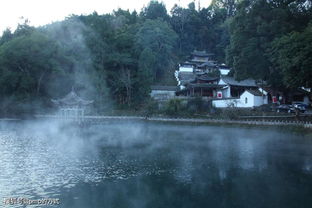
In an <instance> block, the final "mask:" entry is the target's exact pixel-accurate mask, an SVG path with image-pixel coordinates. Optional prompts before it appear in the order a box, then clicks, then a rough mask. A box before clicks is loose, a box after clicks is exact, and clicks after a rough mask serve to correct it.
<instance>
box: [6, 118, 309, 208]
mask: <svg viewBox="0 0 312 208" xmlns="http://www.w3.org/2000/svg"><path fill="white" fill-rule="evenodd" d="M0 197H1V206H2V205H4V200H5V199H7V198H10V197H13V198H25V199H32V200H36V199H44V198H55V199H59V205H54V206H50V207H66V208H71V207H72V208H88V207H103V208H106V207H107V208H112V207H116V208H132V207H135V208H140V207H147V208H156V207H157V208H171V207H175V208H183V207H185V208H186V207H188V208H190V207H200V208H201V207H203V208H207V207H212V208H218V207H224V208H230V207H231V208H233V207H240V208H241V207H253V208H254V207H283V208H287V207H307V208H308V207H309V208H310V207H312V138H311V134H310V135H308V134H299V133H295V132H291V131H289V130H287V129H277V128H247V127H235V126H204V125H203V126H195V125H176V124H162V123H152V122H130V121H129V122H114V123H108V122H107V123H103V124H101V125H94V126H90V127H86V128H79V127H75V126H72V125H68V124H64V123H59V122H54V121H29V122H25V121H24V122H2V123H1V124H0ZM7 207H23V206H21V205H18V204H15V205H7Z"/></svg>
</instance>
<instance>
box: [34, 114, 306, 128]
mask: <svg viewBox="0 0 312 208" xmlns="http://www.w3.org/2000/svg"><path fill="white" fill-rule="evenodd" d="M35 118H52V119H59V120H69V121H76V122H79V123H90V124H92V123H99V122H101V121H106V120H124V121H125V120H139V121H153V122H171V123H193V124H230V125H232V124H234V125H248V126H283V127H285V126H286V127H288V126H289V127H299V128H304V129H310V130H312V122H306V121H274V120H271V121H265V120H262V121H261V120H234V119H233V120H231V119H215V118H170V117H143V116H84V117H83V118H82V117H81V118H77V117H67V118H61V117H59V116H55V115H36V116H35Z"/></svg>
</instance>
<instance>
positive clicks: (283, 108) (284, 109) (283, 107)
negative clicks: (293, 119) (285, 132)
mask: <svg viewBox="0 0 312 208" xmlns="http://www.w3.org/2000/svg"><path fill="white" fill-rule="evenodd" d="M292 110H293V109H292V107H291V105H286V104H282V105H279V106H277V107H276V112H278V113H281V112H285V113H291V112H292Z"/></svg>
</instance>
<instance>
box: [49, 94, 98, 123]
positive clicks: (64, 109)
mask: <svg viewBox="0 0 312 208" xmlns="http://www.w3.org/2000/svg"><path fill="white" fill-rule="evenodd" d="M51 101H52V102H53V103H54V104H55V105H57V106H58V107H59V109H60V116H61V117H62V118H72V119H80V118H83V117H84V113H85V108H86V106H88V105H90V104H92V103H93V100H84V99H82V98H81V97H79V96H78V95H77V93H76V92H75V91H74V89H72V91H71V92H70V93H69V94H67V95H66V96H65V97H64V98H61V99H51Z"/></svg>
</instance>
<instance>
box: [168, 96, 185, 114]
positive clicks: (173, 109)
mask: <svg viewBox="0 0 312 208" xmlns="http://www.w3.org/2000/svg"><path fill="white" fill-rule="evenodd" d="M181 109H182V104H181V100H179V99H171V100H169V102H168V103H167V104H166V107H165V113H166V114H167V115H170V116H173V115H178V114H179V111H180V110H181Z"/></svg>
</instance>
